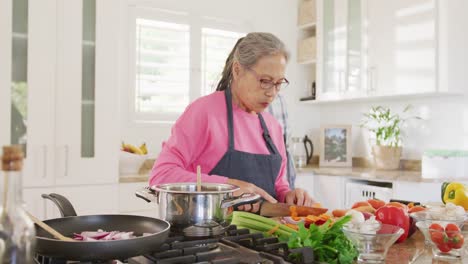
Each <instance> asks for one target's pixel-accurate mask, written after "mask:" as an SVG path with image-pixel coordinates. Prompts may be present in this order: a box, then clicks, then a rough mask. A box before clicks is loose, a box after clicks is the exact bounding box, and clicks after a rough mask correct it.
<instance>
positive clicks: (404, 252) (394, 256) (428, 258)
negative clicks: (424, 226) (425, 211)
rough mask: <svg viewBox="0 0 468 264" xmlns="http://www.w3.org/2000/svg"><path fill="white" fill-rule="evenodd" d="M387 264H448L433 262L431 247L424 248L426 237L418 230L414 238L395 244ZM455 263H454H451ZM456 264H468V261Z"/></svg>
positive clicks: (438, 261) (390, 250)
mask: <svg viewBox="0 0 468 264" xmlns="http://www.w3.org/2000/svg"><path fill="white" fill-rule="evenodd" d="M385 263H386V264H406V263H411V264H427V263H438V264H446V263H448V262H445V261H440V260H432V249H431V246H429V247H426V248H425V247H424V236H423V234H422V233H421V231H419V230H417V231H416V232H415V233H414V234H413V236H411V237H410V238H409V239H407V240H406V241H405V242H403V243H399V244H394V245H393V246H391V247H390V249H389V250H388V253H387V258H386V262H385ZM451 263H453V262H451ZM455 263H468V260H463V262H455Z"/></svg>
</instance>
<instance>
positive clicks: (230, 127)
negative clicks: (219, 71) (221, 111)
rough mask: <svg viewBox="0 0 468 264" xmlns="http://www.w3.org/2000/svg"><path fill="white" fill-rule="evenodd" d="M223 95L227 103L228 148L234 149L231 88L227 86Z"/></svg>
mask: <svg viewBox="0 0 468 264" xmlns="http://www.w3.org/2000/svg"><path fill="white" fill-rule="evenodd" d="M224 97H225V98H226V104H227V118H228V140H229V146H228V149H229V150H234V118H233V115H232V95H231V89H230V88H227V89H226V91H225V92H224Z"/></svg>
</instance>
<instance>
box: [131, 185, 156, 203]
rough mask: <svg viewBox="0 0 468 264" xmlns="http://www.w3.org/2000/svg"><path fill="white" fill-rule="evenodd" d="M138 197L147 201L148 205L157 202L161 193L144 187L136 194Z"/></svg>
mask: <svg viewBox="0 0 468 264" xmlns="http://www.w3.org/2000/svg"><path fill="white" fill-rule="evenodd" d="M135 195H136V197H138V198H141V199H143V200H145V201H146V202H148V203H151V202H157V201H158V197H159V192H156V191H154V190H153V189H151V188H150V187H144V188H141V189H139V190H138V191H136V192H135Z"/></svg>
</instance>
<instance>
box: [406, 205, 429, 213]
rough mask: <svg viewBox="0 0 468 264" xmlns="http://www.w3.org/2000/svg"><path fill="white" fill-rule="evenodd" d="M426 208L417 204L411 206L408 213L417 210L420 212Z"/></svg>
mask: <svg viewBox="0 0 468 264" xmlns="http://www.w3.org/2000/svg"><path fill="white" fill-rule="evenodd" d="M424 210H426V208H424V207H422V206H418V205H416V206H413V207H411V208H410V209H409V210H408V213H410V214H411V213H415V212H419V211H424Z"/></svg>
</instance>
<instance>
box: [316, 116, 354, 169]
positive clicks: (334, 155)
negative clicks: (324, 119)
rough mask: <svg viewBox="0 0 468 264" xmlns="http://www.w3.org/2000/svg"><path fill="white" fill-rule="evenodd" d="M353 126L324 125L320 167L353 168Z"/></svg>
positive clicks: (321, 139) (321, 131) (321, 133)
mask: <svg viewBox="0 0 468 264" xmlns="http://www.w3.org/2000/svg"><path fill="white" fill-rule="evenodd" d="M351 129H352V126H351V125H322V126H321V129H320V163H319V165H320V167H351V166H352V158H353V157H352V144H351V141H352V137H351V136H352V134H351V132H352V131H351Z"/></svg>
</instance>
